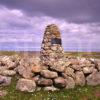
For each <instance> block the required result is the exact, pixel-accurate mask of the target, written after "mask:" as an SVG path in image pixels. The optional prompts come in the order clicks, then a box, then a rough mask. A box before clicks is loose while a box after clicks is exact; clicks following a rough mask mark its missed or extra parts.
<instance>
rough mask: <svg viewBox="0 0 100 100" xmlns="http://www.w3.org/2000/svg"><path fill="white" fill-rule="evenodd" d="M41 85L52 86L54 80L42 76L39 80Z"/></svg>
mask: <svg viewBox="0 0 100 100" xmlns="http://www.w3.org/2000/svg"><path fill="white" fill-rule="evenodd" d="M37 84H38V85H39V86H52V85H53V81H52V80H51V79H45V78H40V79H39V80H38V82H37Z"/></svg>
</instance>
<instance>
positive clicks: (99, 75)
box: [86, 72, 100, 86]
mask: <svg viewBox="0 0 100 100" xmlns="http://www.w3.org/2000/svg"><path fill="white" fill-rule="evenodd" d="M86 81H87V85H92V86H96V85H100V72H95V73H92V74H90V75H89V76H87V77H86Z"/></svg>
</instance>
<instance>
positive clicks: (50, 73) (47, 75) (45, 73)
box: [41, 70, 58, 78]
mask: <svg viewBox="0 0 100 100" xmlns="http://www.w3.org/2000/svg"><path fill="white" fill-rule="evenodd" d="M41 75H42V76H43V77H45V78H56V77H58V74H57V72H54V71H49V70H42V71H41Z"/></svg>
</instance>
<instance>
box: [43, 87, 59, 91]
mask: <svg viewBox="0 0 100 100" xmlns="http://www.w3.org/2000/svg"><path fill="white" fill-rule="evenodd" d="M43 89H44V90H45V91H58V90H59V89H58V88H56V87H54V86H48V87H44V88H43Z"/></svg>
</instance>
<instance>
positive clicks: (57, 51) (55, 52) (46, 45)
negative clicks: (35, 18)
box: [40, 24, 65, 71]
mask: <svg viewBox="0 0 100 100" xmlns="http://www.w3.org/2000/svg"><path fill="white" fill-rule="evenodd" d="M40 58H41V62H42V64H44V65H47V66H49V67H50V68H51V69H53V70H57V71H63V70H64V68H65V66H64V63H65V62H64V60H65V57H64V50H63V47H62V40H61V34H60V31H59V28H58V27H57V26H56V25H55V24H51V25H48V26H47V27H46V29H45V32H44V37H43V41H42V45H41V52H40Z"/></svg>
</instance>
